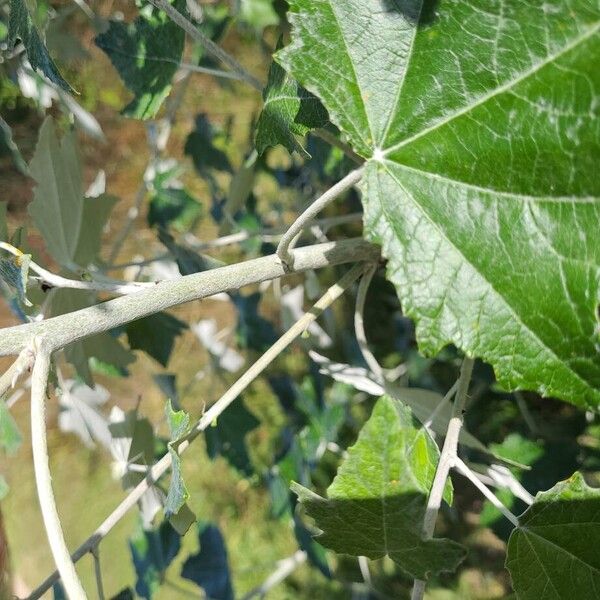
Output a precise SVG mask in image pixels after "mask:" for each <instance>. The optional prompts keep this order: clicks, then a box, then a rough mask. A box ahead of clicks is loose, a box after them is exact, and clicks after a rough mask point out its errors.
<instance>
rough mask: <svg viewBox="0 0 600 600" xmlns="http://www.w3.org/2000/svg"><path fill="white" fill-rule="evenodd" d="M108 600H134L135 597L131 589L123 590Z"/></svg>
mask: <svg viewBox="0 0 600 600" xmlns="http://www.w3.org/2000/svg"><path fill="white" fill-rule="evenodd" d="M110 600H135V596H134V595H133V590H132V589H131V588H124V589H122V590H121V591H120V592H119V593H118V594H117V595H116V596H112V597H111V599H110Z"/></svg>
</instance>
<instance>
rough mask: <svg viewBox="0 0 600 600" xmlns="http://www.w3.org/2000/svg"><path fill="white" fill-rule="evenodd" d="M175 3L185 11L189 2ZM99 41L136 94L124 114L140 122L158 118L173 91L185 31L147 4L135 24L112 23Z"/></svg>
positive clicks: (97, 42) (125, 81) (124, 81)
mask: <svg viewBox="0 0 600 600" xmlns="http://www.w3.org/2000/svg"><path fill="white" fill-rule="evenodd" d="M173 4H174V6H175V8H177V10H179V11H185V0H175V2H174V3H173ZM95 42H96V45H97V46H98V47H99V48H101V49H102V50H103V51H104V52H106V54H107V55H108V57H109V58H110V60H111V62H112V64H113V65H114V67H115V69H117V71H118V72H119V75H120V77H121V79H122V80H123V83H125V85H126V86H127V87H128V88H129V89H130V90H131V91H132V92H133V94H134V99H133V100H132V101H131V102H130V103H129V104H128V105H127V106H126V107H125V108H124V109H123V114H124V115H126V116H128V117H134V118H136V119H151V118H152V117H154V116H155V115H156V113H157V112H158V109H159V108H160V105H161V104H162V102H163V100H164V99H165V98H166V97H167V96H168V95H169V92H170V91H171V80H172V79H173V75H175V72H176V71H177V68H178V66H179V63H180V62H181V55H182V52H183V46H184V42H185V33H184V31H183V29H181V27H179V25H177V24H175V23H174V22H173V21H172V20H171V19H170V18H169V17H168V16H167V15H166V14H165V13H163V12H161V11H158V10H157V9H155V8H154V7H153V6H152V5H150V4H145V5H144V7H143V8H142V9H140V16H139V17H138V18H137V19H135V21H134V22H133V23H124V22H122V21H110V24H109V27H108V29H107V31H105V32H104V33H101V34H100V35H99V36H97V37H96V39H95Z"/></svg>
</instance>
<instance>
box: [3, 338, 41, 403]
mask: <svg viewBox="0 0 600 600" xmlns="http://www.w3.org/2000/svg"><path fill="white" fill-rule="evenodd" d="M34 360H35V354H34V351H33V349H32V348H30V347H29V346H27V347H26V348H24V349H23V350H22V351H21V353H20V354H19V356H18V357H17V359H16V360H15V362H14V363H13V364H12V365H10V367H8V369H7V370H6V371H5V372H4V373H3V374H2V376H1V377H0V398H2V397H3V396H4V394H6V392H7V391H8V390H9V389H11V388H13V387H15V383H16V381H17V379H18V378H19V376H20V375H21V374H22V373H24V372H25V371H28V370H29V369H31V367H32V365H33V362H34Z"/></svg>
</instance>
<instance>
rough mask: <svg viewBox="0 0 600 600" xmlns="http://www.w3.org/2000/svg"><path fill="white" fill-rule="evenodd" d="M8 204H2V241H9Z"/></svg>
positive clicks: (0, 224)
mask: <svg viewBox="0 0 600 600" xmlns="http://www.w3.org/2000/svg"><path fill="white" fill-rule="evenodd" d="M7 208H8V202H0V241H1V242H7V241H8V228H7V225H6V210H7Z"/></svg>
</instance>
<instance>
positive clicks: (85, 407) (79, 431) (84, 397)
mask: <svg viewBox="0 0 600 600" xmlns="http://www.w3.org/2000/svg"><path fill="white" fill-rule="evenodd" d="M109 398H110V394H109V392H108V390H107V389H106V388H104V387H102V386H101V385H99V384H96V386H95V387H94V388H90V387H88V386H87V385H85V384H83V383H80V382H77V381H74V380H73V379H67V380H66V381H64V382H63V386H61V394H60V397H59V405H60V409H61V410H60V413H59V414H58V426H59V427H60V429H61V430H62V431H67V432H70V433H74V434H75V435H76V436H77V437H79V439H80V440H81V441H82V442H83V443H84V444H85V445H86V446H87V447H88V448H92V447H93V446H94V445H95V444H96V442H98V443H100V444H102V446H104V447H105V448H107V449H108V448H110V446H111V440H112V436H111V434H110V431H109V428H108V419H107V417H105V416H104V415H103V414H102V413H101V412H100V410H99V408H100V407H101V406H104V405H105V404H106V402H107V401H108V399H109Z"/></svg>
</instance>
